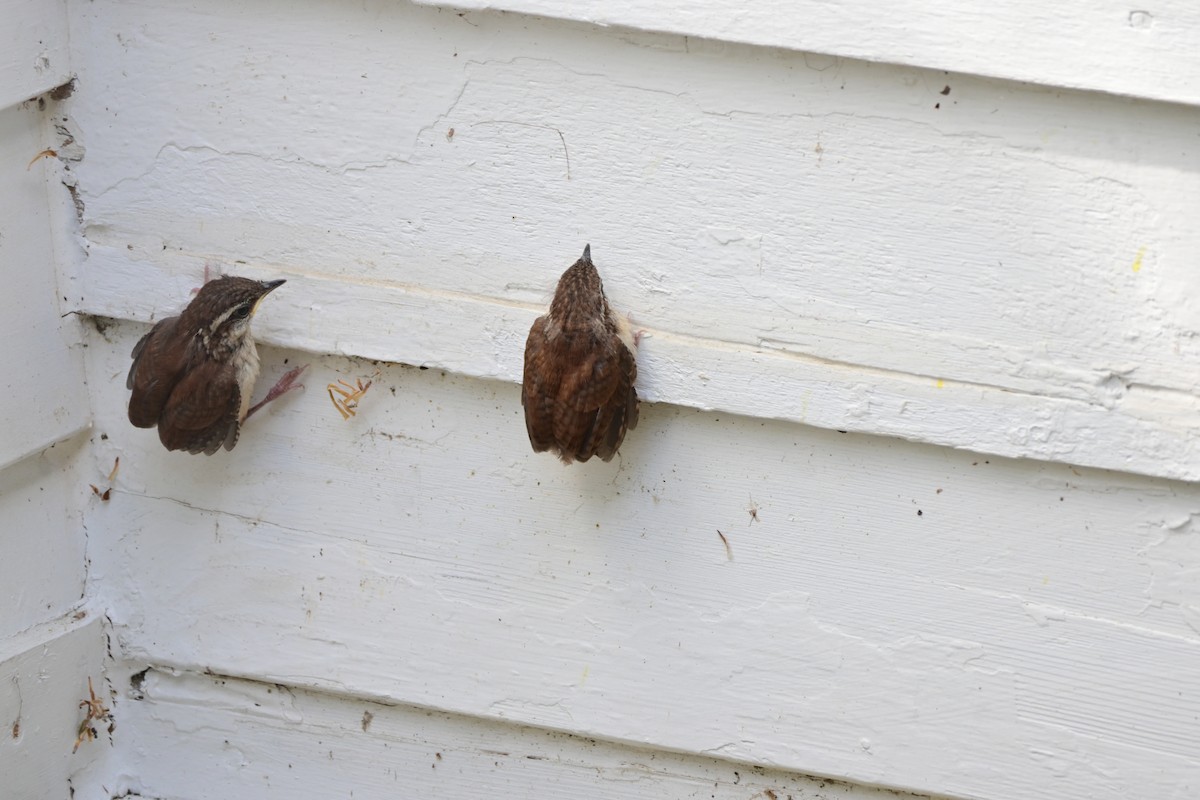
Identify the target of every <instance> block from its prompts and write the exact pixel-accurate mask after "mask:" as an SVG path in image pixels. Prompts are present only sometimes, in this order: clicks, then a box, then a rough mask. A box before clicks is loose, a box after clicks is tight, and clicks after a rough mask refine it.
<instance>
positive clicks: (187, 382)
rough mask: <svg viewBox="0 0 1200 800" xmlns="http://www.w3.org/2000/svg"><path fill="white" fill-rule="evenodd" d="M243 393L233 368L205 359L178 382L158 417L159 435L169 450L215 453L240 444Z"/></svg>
mask: <svg viewBox="0 0 1200 800" xmlns="http://www.w3.org/2000/svg"><path fill="white" fill-rule="evenodd" d="M241 404H242V395H241V389H240V387H239V386H238V383H237V379H236V376H235V375H234V374H233V370H229V369H224V368H222V365H221V364H219V363H218V362H216V361H211V360H208V359H205V360H203V361H201V362H200V363H198V364H196V365H195V366H193V367H192V369H190V370H188V372H187V374H186V375H184V376H183V378H182V379H181V380H180V381H179V383H178V384H177V385H176V386H175V390H174V391H173V392H171V396H170V398H169V399H168V400H167V404H166V408H165V409H164V410H163V414H162V417H161V418H160V419H159V421H158V437H159V439H161V440H162V443H163V445H164V446H165V447H166V448H167V449H168V450H187V451H188V452H189V453H204V454H205V455H209V456H210V455H212V454H213V453H215V452H216V451H217V450H218V449H219V448H220V447H221V446H222V445H224V446H225V449H226V450H232V449H233V446H234V445H235V444H237V438H238V432H239V430H240V428H241V420H239V419H238V412H239V411H240V410H241Z"/></svg>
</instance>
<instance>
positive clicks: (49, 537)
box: [0, 435, 111, 723]
mask: <svg viewBox="0 0 1200 800" xmlns="http://www.w3.org/2000/svg"><path fill="white" fill-rule="evenodd" d="M86 445H87V440H86V436H83V435H80V436H76V437H74V438H72V439H69V440H66V441H63V442H59V443H57V444H55V443H53V442H50V443H47V445H46V450H45V451H44V452H43V453H41V454H40V455H35V456H31V457H29V458H26V459H24V460H22V461H19V462H17V463H16V464H13V465H11V466H9V467H7V468H5V469H3V470H0V554H2V555H0V644H2V643H3V642H4V641H6V638H7V637H10V636H13V635H15V634H17V633H20V632H21V631H24V630H28V629H29V628H32V627H34V626H35V625H37V624H38V623H42V622H48V621H50V620H54V619H57V618H59V617H62V616H64V615H66V614H68V613H70V612H71V611H73V610H74V609H75V608H76V607H78V606H79V605H80V603H82V601H83V597H84V581H85V578H86V574H87V571H86V566H85V563H84V559H85V558H86V549H87V537H86V535H85V533H84V529H83V511H82V509H83V506H84V504H85V503H88V502H97V503H99V502H102V501H101V500H100V498H99V497H96V496H95V495H93V494H92V490H91V488H90V487H89V484H92V483H96V484H100V486H99V487H98V488H99V489H100V491H101V492H103V491H104V490H105V489H107V488H108V486H107V484H106V483H105V482H104V478H106V477H107V475H106V474H102V473H98V472H93V471H92V470H91V469H88V468H87V467H86V466H85V463H86V460H87V455H88V451H87V450H85V449H84V448H85V447H86ZM110 467H111V462H110ZM3 721H4V720H3V718H2V717H0V723H2V722H3Z"/></svg>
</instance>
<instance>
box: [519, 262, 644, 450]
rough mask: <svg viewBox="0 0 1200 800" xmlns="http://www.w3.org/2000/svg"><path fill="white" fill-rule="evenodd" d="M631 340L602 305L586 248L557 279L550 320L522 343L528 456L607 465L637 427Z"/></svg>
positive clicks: (597, 276)
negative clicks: (548, 454)
mask: <svg viewBox="0 0 1200 800" xmlns="http://www.w3.org/2000/svg"><path fill="white" fill-rule="evenodd" d="M636 348H637V337H636V336H635V335H634V333H633V331H632V330H631V329H630V327H629V323H628V321H627V320H626V319H625V318H624V317H622V316H619V315H617V314H614V313H613V310H612V309H611V308H610V307H609V305H608V300H607V299H605V297H604V286H603V284H602V283H601V282H600V274H599V273H597V272H596V266H595V265H594V264H593V263H592V246H591V245H588V246H587V247H585V248H583V257H582V258H580V259H579V260H578V261H576V262H575V263H574V264H572V265H571V267H570V268H569V269H568V270H567V271H566V272H564V273H563V274H562V277H561V278H559V281H558V288H557V289H556V290H555V292H554V300H553V302H552V303H551V304H550V313H549V314H547V315H545V316H543V317H538V318H537V320H535V321H534V323H533V327H532V328H530V329H529V338H528V339H527V340H526V341H525V379H524V382H523V384H522V386H521V405H522V406H524V407H525V428H526V430H528V432H529V442H530V444H532V445H533V450H534V452H535V453H541V452H543V451H545V450H553V451H554V452H555V453H556V454H557V455H558V457H559V458H561V459H562V460H563V462H564V463H567V464H570V463H571V462H572V461H587V460H588V459H589V458H591V457H592V456H600V458H601V459H603V460H604V461H610V460H612V457H613V456H614V455H616V452H617V448H618V447H620V446H621V440H622V439H624V438H625V431H626V429H628V428H634V427H636V426H637V420H638V397H637V390H636V389H634V386H633V384H634V381H636V380H637V362H636V361H635V359H634V351H635V349H636Z"/></svg>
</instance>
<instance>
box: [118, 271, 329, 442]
mask: <svg viewBox="0 0 1200 800" xmlns="http://www.w3.org/2000/svg"><path fill="white" fill-rule="evenodd" d="M283 283H284V282H283V281H282V280H278V281H253V280H250V279H249V278H237V277H224V278H217V279H215V280H212V281H209V282H208V283H206V284H204V286H203V287H201V289H200V291H199V292H198V293H197V294H196V297H195V298H194V299H193V300H192V302H191V303H189V304H188V306H187V308H185V309H184V310H183V313H182V314H180V315H179V316H177V317H167V318H166V319H164V320H161V321H160V322H159V323H158V324H157V325H155V326H154V327H153V328H151V329H150V332H149V333H147V334H146V335H145V336H143V337H142V338H141V341H139V342H138V343H137V346H135V347H134V348H133V366H132V367H130V369H129V377H128V378H127V379H126V380H125V388H127V389H132V390H133V394H132V395H131V396H130V398H129V421H130V422H132V423H133V424H134V425H136V426H137V427H139V428H153V427H154V426H155V425H157V426H158V438H159V439H160V440H161V441H162V443H163V446H165V447H166V448H167V449H168V450H186V451H188V452H189V453H204V454H205V455H212V454H213V453H215V452H216V451H217V450H218V449H219V448H220V447H221V446H224V447H225V449H226V450H232V449H233V446H234V445H235V444H237V440H238V434H239V433H240V432H241V428H242V423H243V422H245V421H246V418H247V417H249V416H250V415H251V414H253V413H254V412H255V411H257V410H258V409H259V408H261V407H262V406H264V405H265V404H267V403H268V402H270V401H271V400H273V399H275V398H276V397H278V396H279V395H281V394H283V393H284V392H286V391H289V390H290V389H295V388H299V387H298V386H296V385H293V384H294V383H295V380H296V378H297V377H298V376H299V375H300V373H301V372H303V371H304V369H305V367H297V368H295V369H293V370H291V371H290V372H288V373H287V374H286V375H284V376H283V377H282V378H280V379H279V382H278V383H277V384H276V385H275V386H274V387H272V389H271V391H270V392H268V394H267V396H266V398H264V399H263V401H262V402H261V403H259V404H258V405H256V406H254V407H253V408H251V407H250V396H251V394H252V393H253V392H254V383H255V381H256V380H257V379H258V348H257V347H255V345H254V337H253V336H252V335H251V333H250V318H251V317H252V316H253V315H254V311H255V310H256V309H257V308H258V304H259V303H260V302H262V299H263V298H264V297H266V296H267V294H268V293H269V292H270V291H271V290H273V289H275V288H277V287H279V286H281V285H282V284H283ZM306 366H307V365H306Z"/></svg>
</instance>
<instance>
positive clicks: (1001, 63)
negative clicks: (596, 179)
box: [415, 0, 1200, 105]
mask: <svg viewBox="0 0 1200 800" xmlns="http://www.w3.org/2000/svg"><path fill="white" fill-rule="evenodd" d="M415 2H418V3H422V4H427V5H435V6H445V7H447V8H454V9H500V10H505V11H517V12H520V13H523V14H538V15H544V16H549V17H558V18H561V19H566V20H572V21H579V22H588V23H592V24H598V25H615V26H625V27H630V28H642V29H646V30H651V31H664V32H668V33H675V34H682V35H684V36H694V37H702V38H707V39H715V40H720V41H730V42H745V43H748V44H755V45H765V46H767V47H780V48H786V49H789V50H801V51H807V52H810V53H814V54H815V53H824V54H828V55H831V56H836V57H842V58H860V59H865V60H867V61H885V62H891V63H895V64H908V65H912V66H919V67H928V68H932V69H943V70H949V71H951V72H963V73H971V74H976V75H988V76H992V77H996V78H1006V79H1009V80H1016V81H1028V82H1030V83H1041V84H1050V85H1053V86H1063V87H1067V88H1072V89H1096V90H1100V91H1104V92H1113V93H1116V94H1126V95H1133V96H1136V97H1149V98H1154V99H1157V100H1169V101H1173V102H1183V103H1190V104H1192V105H1197V104H1200V8H1198V7H1197V6H1196V4H1195V3H1192V2H1188V0H1164V1H1163V2H1157V3H1154V4H1151V5H1144V6H1136V4H1131V3H1124V2H1118V0H1099V1H1098V2H1086V3H1044V2H1039V1H1038V0H1015V2H1006V3H991V2H987V0H949V1H948V2H946V1H943V2H937V3H877V2H872V0H841V1H840V2H838V3H835V4H831V3H827V2H821V1H820V0H754V2H749V3H747V2H739V1H738V0H666V1H665V2H655V3H644V2H637V0H616V2H614V0H455V2H454V3H452V4H451V3H445V2H440V0H415ZM464 18H466V17H465V15H464ZM816 63H817V64H819V65H821V66H818V67H816V68H817V69H821V68H825V67H828V66H830V65H831V64H830V61H829V60H828V59H822V58H817V59H816Z"/></svg>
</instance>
